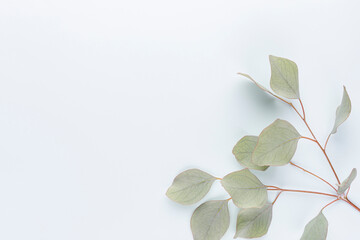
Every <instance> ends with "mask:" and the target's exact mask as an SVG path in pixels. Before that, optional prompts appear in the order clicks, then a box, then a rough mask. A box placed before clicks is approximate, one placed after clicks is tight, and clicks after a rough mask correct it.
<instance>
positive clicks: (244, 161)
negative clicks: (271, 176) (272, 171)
mask: <svg viewBox="0 0 360 240" xmlns="http://www.w3.org/2000/svg"><path fill="white" fill-rule="evenodd" d="M257 140H258V137H256V136H245V137H243V138H241V139H240V141H238V142H237V143H236V145H235V147H234V148H233V151H232V152H233V154H234V155H235V158H236V160H237V161H238V162H239V163H240V164H241V165H242V166H244V167H246V168H250V169H255V170H260V171H265V170H266V169H267V168H268V166H258V165H256V164H254V163H253V162H252V161H251V156H252V153H253V152H254V149H255V146H256V143H257Z"/></svg>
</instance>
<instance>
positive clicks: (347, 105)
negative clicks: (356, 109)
mask: <svg viewBox="0 0 360 240" xmlns="http://www.w3.org/2000/svg"><path fill="white" fill-rule="evenodd" d="M350 112H351V101H350V97H349V95H348V93H347V91H346V88H345V87H344V92H343V97H342V100H341V104H340V105H339V106H338V108H337V109H336V118H335V124H334V127H333V130H332V131H331V134H334V133H336V132H337V128H338V127H339V126H340V125H341V124H342V123H343V122H345V120H346V119H347V118H348V117H349V116H350Z"/></svg>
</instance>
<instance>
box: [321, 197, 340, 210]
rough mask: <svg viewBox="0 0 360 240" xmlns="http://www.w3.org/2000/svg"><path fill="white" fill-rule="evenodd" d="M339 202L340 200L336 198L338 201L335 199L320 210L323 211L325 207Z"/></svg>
mask: <svg viewBox="0 0 360 240" xmlns="http://www.w3.org/2000/svg"><path fill="white" fill-rule="evenodd" d="M339 200H340V199H339V198H338V199H335V200H334V201H331V202H330V203H328V204H326V205H325V206H324V207H323V208H322V209H321V211H322V210H324V209H325V208H326V207H328V206H330V205H331V204H333V203H336V202H337V201H339Z"/></svg>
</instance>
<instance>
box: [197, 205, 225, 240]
mask: <svg viewBox="0 0 360 240" xmlns="http://www.w3.org/2000/svg"><path fill="white" fill-rule="evenodd" d="M190 225H191V231H192V234H193V237H194V240H219V239H221V238H222V237H223V236H224V234H225V233H226V231H227V229H228V228H229V225H230V215H229V208H228V200H221V201H208V202H205V203H203V204H201V205H200V206H199V207H198V208H196V209H195V211H194V214H193V215H192V217H191V221H190Z"/></svg>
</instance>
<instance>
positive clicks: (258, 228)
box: [234, 203, 273, 238]
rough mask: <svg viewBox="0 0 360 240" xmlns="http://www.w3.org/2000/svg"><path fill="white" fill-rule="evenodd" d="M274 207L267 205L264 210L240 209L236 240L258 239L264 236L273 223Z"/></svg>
mask: <svg viewBox="0 0 360 240" xmlns="http://www.w3.org/2000/svg"><path fill="white" fill-rule="evenodd" d="M272 206H273V205H272V204H270V203H267V204H265V205H264V206H263V207H262V208H243V209H240V211H239V213H238V217H237V223H236V233H235V236H234V238H258V237H261V236H264V235H265V234H266V233H267V231H268V229H269V226H270V223H271V219H272Z"/></svg>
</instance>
